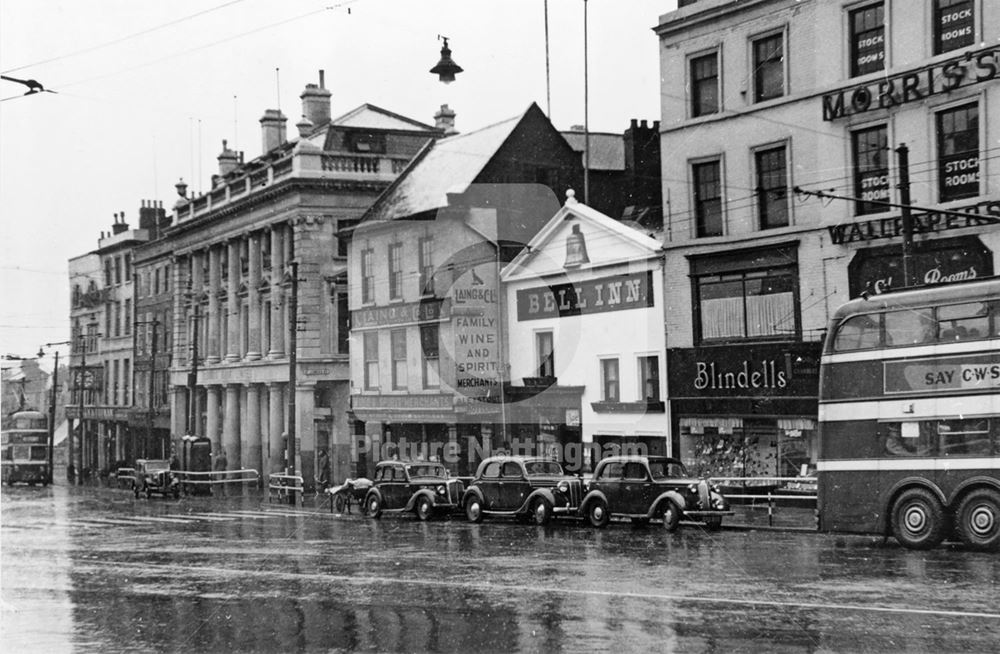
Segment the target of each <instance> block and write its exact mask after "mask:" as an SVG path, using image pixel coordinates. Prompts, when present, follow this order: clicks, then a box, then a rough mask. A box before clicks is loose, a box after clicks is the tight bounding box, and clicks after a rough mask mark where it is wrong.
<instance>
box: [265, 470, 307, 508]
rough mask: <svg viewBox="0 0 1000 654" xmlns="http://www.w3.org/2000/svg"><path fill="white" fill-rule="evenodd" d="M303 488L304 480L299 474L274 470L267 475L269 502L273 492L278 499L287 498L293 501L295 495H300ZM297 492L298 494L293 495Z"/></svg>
mask: <svg viewBox="0 0 1000 654" xmlns="http://www.w3.org/2000/svg"><path fill="white" fill-rule="evenodd" d="M304 488H305V480H304V479H303V478H302V476H301V475H286V474H283V473H280V472H274V473H271V474H270V475H268V477H267V501H268V502H270V501H271V500H272V497H273V495H274V494H276V495H277V496H278V499H279V500H282V501H284V500H285V499H288V500H290V501H294V498H296V497H302V491H303V490H304ZM293 493H298V495H293Z"/></svg>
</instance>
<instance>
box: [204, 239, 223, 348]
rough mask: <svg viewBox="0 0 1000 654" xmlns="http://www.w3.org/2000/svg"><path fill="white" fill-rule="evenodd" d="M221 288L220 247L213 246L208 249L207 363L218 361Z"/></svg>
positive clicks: (220, 326)
mask: <svg viewBox="0 0 1000 654" xmlns="http://www.w3.org/2000/svg"><path fill="white" fill-rule="evenodd" d="M221 288H222V248H220V247H217V246H216V247H213V248H211V249H210V250H209V251H208V352H206V353H205V354H206V355H207V356H206V361H207V362H208V363H219V361H220V360H221V357H220V356H219V345H220V343H221V340H222V339H221V328H222V307H220V306H219V291H220V290H221Z"/></svg>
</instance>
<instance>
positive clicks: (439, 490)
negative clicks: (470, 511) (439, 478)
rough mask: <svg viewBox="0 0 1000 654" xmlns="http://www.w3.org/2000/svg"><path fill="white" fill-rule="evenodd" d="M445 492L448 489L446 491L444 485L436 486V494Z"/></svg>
mask: <svg viewBox="0 0 1000 654" xmlns="http://www.w3.org/2000/svg"><path fill="white" fill-rule="evenodd" d="M447 492H448V491H447V489H446V488H445V487H444V486H438V487H437V494H438V495H445V494H446V493H447Z"/></svg>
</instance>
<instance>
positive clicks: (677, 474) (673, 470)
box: [649, 461, 688, 479]
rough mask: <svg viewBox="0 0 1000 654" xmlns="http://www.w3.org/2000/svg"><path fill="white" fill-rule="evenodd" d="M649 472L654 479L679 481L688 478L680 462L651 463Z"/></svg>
mask: <svg viewBox="0 0 1000 654" xmlns="http://www.w3.org/2000/svg"><path fill="white" fill-rule="evenodd" d="M649 472H650V474H652V475H653V479H679V478H684V477H687V476H688V473H687V470H686V469H685V468H684V466H683V465H682V464H681V463H680V462H679V461H650V462H649Z"/></svg>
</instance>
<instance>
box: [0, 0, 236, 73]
mask: <svg viewBox="0 0 1000 654" xmlns="http://www.w3.org/2000/svg"><path fill="white" fill-rule="evenodd" d="M244 1H245V0H232V1H231V2H226V3H224V4H221V5H218V6H215V7H211V8H209V9H203V10H202V11H198V12H195V13H193V14H189V15H187V16H182V17H181V18H177V19H174V20H171V21H168V22H166V23H162V24H160V25H156V26H154V27H150V28H148V29H144V30H141V31H139V32H135V33H133V34H128V35H126V36H121V37H118V38H117V39H112V40H111V41H106V42H104V43H99V44H97V45H92V46H88V47H86V48H81V49H79V50H74V51H73V52H67V53H66V54H61V55H57V56H55V57H49V58H48V59H42V60H40V61H34V62H32V63H30V64H22V65H20V66H15V67H14V68H8V69H7V70H5V71H3V72H4V73H12V72H14V71H18V70H24V69H25V68H31V67H33V66H41V65H42V64H49V63H52V62H53V61H60V60H62V59H68V58H70V57H76V56H78V55H82V54H86V53H88V52H94V51H95V50H101V49H103V48H108V47H111V46H113V45H117V44H119V43H124V42H125V41H128V40H130V39H134V38H137V37H140V36H145V35H146V34H152V33H153V32H157V31H159V30H161V29H165V28H167V27H171V26H173V25H177V24H179V23H183V22H185V21H188V20H191V19H192V18H197V17H198V16H203V15H204V14H209V13H212V12H213V11H217V10H219V9H224V8H226V7H228V6H230V5H235V4H239V3H241V2H244Z"/></svg>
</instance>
